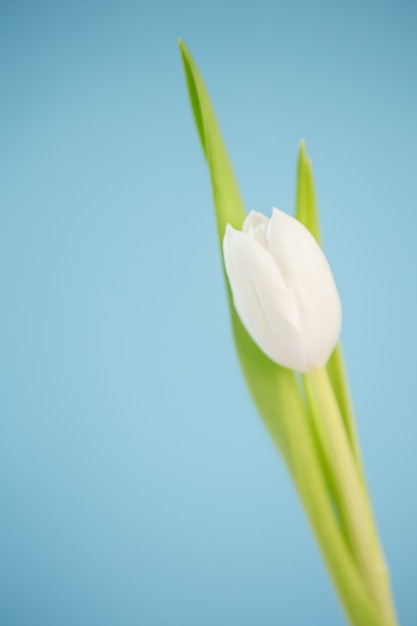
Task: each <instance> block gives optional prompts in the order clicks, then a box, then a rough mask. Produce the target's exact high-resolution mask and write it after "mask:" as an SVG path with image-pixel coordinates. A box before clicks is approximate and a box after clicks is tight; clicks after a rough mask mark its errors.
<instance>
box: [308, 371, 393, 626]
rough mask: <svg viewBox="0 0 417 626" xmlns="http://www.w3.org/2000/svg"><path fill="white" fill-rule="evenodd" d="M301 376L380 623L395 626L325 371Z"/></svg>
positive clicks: (364, 500)
mask: <svg viewBox="0 0 417 626" xmlns="http://www.w3.org/2000/svg"><path fill="white" fill-rule="evenodd" d="M303 379H304V384H305V387H306V392H307V398H308V400H309V404H310V408H311V415H312V419H313V423H314V428H315V431H316V436H317V439H318V441H319V445H320V448H321V451H322V454H323V455H324V457H325V459H326V468H327V471H328V472H330V475H331V485H332V487H333V489H334V493H333V497H334V499H335V502H336V504H337V506H338V509H339V513H340V517H341V523H342V525H343V526H344V528H345V531H346V535H347V538H348V541H349V544H350V547H351V550H352V553H353V555H354V558H355V560H356V562H357V564H358V567H359V570H360V572H361V574H362V577H363V580H364V583H365V586H366V588H367V589H368V592H369V593H370V595H371V596H372V597H373V599H374V602H375V604H376V606H377V608H378V612H379V615H380V624H381V626H395V625H396V624H397V620H396V616H395V610H394V607H393V602H392V598H391V592H390V586H389V575H388V570H387V566H386V564H385V559H384V556H383V552H382V548H381V546H380V543H379V540H378V535H377V530H376V526H375V522H374V519H373V515H372V510H371V505H370V500H369V497H368V495H367V491H366V487H365V484H364V478H363V477H362V475H361V470H360V469H359V467H358V465H357V463H356V460H355V455H354V452H353V450H352V447H351V445H350V442H349V439H348V436H347V433H346V429H345V426H344V422H343V418H342V416H341V414H340V410H339V406H338V403H337V401H336V398H335V396H334V393H333V389H332V386H331V383H330V380H329V378H328V375H327V371H326V369H324V368H323V369H313V370H311V371H310V372H309V373H308V374H307V375H305V376H304V377H303Z"/></svg>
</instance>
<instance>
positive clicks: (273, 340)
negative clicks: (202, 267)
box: [223, 225, 308, 371]
mask: <svg viewBox="0 0 417 626" xmlns="http://www.w3.org/2000/svg"><path fill="white" fill-rule="evenodd" d="M223 251H224V260H225V266H226V272H227V275H228V278H229V282H230V287H231V289H232V294H233V301H234V305H235V308H236V311H237V313H238V315H239V317H240V319H241V320H242V322H243V324H244V326H245V328H246V330H247V331H248V333H249V334H250V336H251V337H252V339H253V340H254V341H255V342H256V343H257V344H258V346H259V347H260V348H261V349H262V350H263V351H264V352H265V353H266V354H267V355H268V356H269V358H271V359H272V360H273V361H275V362H277V363H279V364H280V365H283V366H284V367H289V368H291V369H295V370H298V371H307V368H308V364H307V358H306V353H305V350H304V347H303V337H302V334H301V331H300V325H299V319H298V310H297V303H296V300H295V298H294V294H293V292H292V290H291V289H288V287H287V285H286V284H285V282H284V280H283V278H282V275H281V272H280V270H279V267H278V266H277V264H276V262H275V260H274V258H273V257H272V256H271V255H270V254H269V253H268V252H267V251H266V250H265V249H264V248H263V247H262V245H260V244H259V243H257V241H256V240H254V239H252V238H251V237H250V236H249V235H247V234H246V233H243V232H240V231H236V230H234V229H233V228H232V227H231V226H230V225H228V226H227V227H226V234H225V237H224V240H223Z"/></svg>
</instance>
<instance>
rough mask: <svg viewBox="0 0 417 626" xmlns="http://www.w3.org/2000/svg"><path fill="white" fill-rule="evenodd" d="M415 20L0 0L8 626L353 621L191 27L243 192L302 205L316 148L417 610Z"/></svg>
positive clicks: (410, 620) (360, 411)
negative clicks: (255, 313) (218, 217)
mask: <svg viewBox="0 0 417 626" xmlns="http://www.w3.org/2000/svg"><path fill="white" fill-rule="evenodd" d="M416 18H417V9H416V4H415V2H414V1H412V0H410V1H409V2H407V1H400V2H394V1H390V2H386V1H378V2H377V1H375V2H369V1H365V2H359V1H356V2H324V1H321V2H308V1H307V0H305V1H298V2H267V1H265V0H259V1H258V2H251V3H249V2H243V1H242V2H238V1H237V0H233V1H230V2H227V1H220V0H214V1H212V2H207V3H203V2H191V1H190V2H187V1H184V0H183V1H178V2H168V0H166V1H165V2H164V1H163V0H156V1H155V2H153V3H144V2H140V1H139V0H137V1H136V2H130V1H128V0H120V1H118V2H115V1H112V2H106V1H105V2H98V1H91V2H84V1H83V2H80V1H75V2H42V1H37V2H20V1H16V2H11V1H9V2H7V1H3V2H2V3H1V9H0V67H1V70H0V71H1V93H2V95H1V101H0V112H1V115H0V137H1V147H0V153H1V157H0V158H1V163H0V171H1V185H0V206H1V209H0V210H1V217H0V280H1V306H0V353H1V356H0V381H1V382H0V388H1V389H0V417H1V422H0V424H1V432H0V448H1V449H0V459H1V460H0V465H1V468H0V501H1V515H0V540H1V558H0V578H1V580H0V589H1V592H0V623H1V624H2V625H3V624H4V626H38V625H39V626H75V625H77V626H87V625H88V626H92V625H96V624H97V625H99V624H100V626H114V625H116V624H117V625H118V626H119V625H120V626H131V625H132V626H133V625H135V626H137V625H140V626H177V625H178V626H191V625H193V626H194V625H197V626H206V625H207V626H208V625H210V626H211V625H212V624H216V625H218V626H226V625H227V626H231V625H234V624H236V625H237V624H239V626H253V625H255V624H261V625H262V626H269V625H271V626H272V625H276V624H289V625H292V624H294V625H296V626H298V625H301V626H303V625H305V624H320V625H321V626H326V625H332V626H335V625H336V624H343V623H344V622H343V617H342V614H341V612H340V609H339V606H338V603H337V600H336V598H335V595H334V593H333V590H332V588H331V586H330V583H329V580H328V578H327V574H326V572H325V570H324V567H323V565H322V562H321V558H320V555H319V553H318V550H317V547H316V545H315V543H314V541H313V538H312V535H311V532H310V529H309V527H308V525H307V522H306V520H305V518H304V515H303V512H302V510H301V507H300V504H299V502H298V500H297V497H296V495H295V493H294V491H293V488H292V485H291V483H290V480H289V478H288V476H287V473H286V470H285V468H284V466H283V464H282V462H281V460H280V459H279V457H278V456H277V454H276V451H275V449H274V448H273V445H272V443H271V442H270V440H269V438H268V436H267V434H266V432H265V430H264V428H263V426H262V424H261V421H260V419H259V418H258V416H257V414H256V412H255V410H254V408H253V406H252V404H251V402H250V399H249V397H248V395H247V393H246V390H245V387H244V383H243V381H242V378H241V374H240V371H239V368H238V365H237V361H236V357H235V354H234V347H233V344H232V339H231V334H230V329H229V320H228V315H227V308H226V300H225V290H224V285H223V282H222V275H221V267H220V258H219V252H218V249H217V242H216V234H215V227H214V217H213V210H212V202H211V191H210V185H209V179H208V174H207V171H206V168H205V164H204V161H203V157H202V154H201V150H200V146H199V145H198V141H197V136H196V132H195V128H194V124H193V120H192V117H191V112H190V107H189V103H188V98H187V93H186V88H185V82H184V78H183V73H182V67H181V62H180V57H179V53H178V49H177V37H179V36H181V37H183V38H184V40H185V41H186V43H187V44H188V46H189V47H190V49H191V51H192V53H193V54H194V56H195V58H196V60H197V63H198V64H199V66H200V69H201V71H202V73H203V75H204V77H205V80H206V83H207V85H208V87H209V90H210V93H211V96H212V99H213V102H214V104H215V107H216V110H217V113H218V117H219V121H220V124H221V126H222V129H223V133H224V136H225V139H226V142H227V145H228V147H229V151H230V154H231V157H232V160H233V163H234V167H235V171H236V173H237V176H238V179H239V181H240V185H241V189H242V192H243V195H244V198H245V201H246V205H247V208H248V209H255V210H261V211H264V212H266V213H269V212H270V210H271V207H272V206H273V205H275V206H278V207H279V208H281V209H284V210H286V211H289V212H291V211H292V210H293V205H294V188H295V166H296V158H297V151H298V143H299V140H300V139H301V138H302V137H303V138H305V139H306V141H307V147H308V149H309V153H310V155H311V157H312V159H313V164H314V170H315V177H316V186H317V190H318V198H319V204H320V210H321V223H322V231H323V237H324V243H325V248H326V251H327V254H328V257H329V259H330V262H331V264H332V267H333V270H334V274H335V276H336V279H337V282H338V286H339V289H340V293H341V297H342V301H343V305H344V327H343V333H342V341H343V344H344V348H345V355H346V361H347V366H348V370H349V375H350V382H351V387H352V390H353V397H354V402H355V407H356V411H357V419H358V429H359V433H360V438H361V444H362V450H363V455H364V459H365V465H366V469H367V475H368V478H369V484H370V488H371V492H372V496H373V502H374V507H375V511H376V515H377V519H378V522H379V527H380V530H381V535H382V538H383V542H384V545H385V548H386V553H387V557H388V561H389V564H390V567H391V571H392V578H393V587H394V592H395V596H396V600H397V605H398V611H399V615H400V618H401V623H402V624H403V625H407V624H408V625H410V626H411V625H413V624H415V623H417V609H416V603H415V588H416V580H417V542H416V528H417V504H416V479H417V454H416V439H417V419H416V413H415V371H416V364H415V363H416V361H415V354H416V343H417V334H416V326H415V324H416V322H415V320H416V315H417V305H416V296H415V286H416V278H415V267H416V260H417V255H416V243H415V241H416V230H417V229H416V226H417V200H416V198H417V192H416V180H417V152H416V144H417V125H416V111H417V88H416V61H417V38H416V32H417V28H416V27H417V19H416Z"/></svg>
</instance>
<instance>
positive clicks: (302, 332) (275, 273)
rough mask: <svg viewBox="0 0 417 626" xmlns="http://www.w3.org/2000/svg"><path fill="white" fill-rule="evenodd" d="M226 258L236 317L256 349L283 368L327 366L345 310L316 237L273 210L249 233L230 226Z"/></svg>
mask: <svg viewBox="0 0 417 626" xmlns="http://www.w3.org/2000/svg"><path fill="white" fill-rule="evenodd" d="M223 253H224V261H225V266H226V272H227V276H228V278H229V282H230V287H231V290H232V294H233V302H234V305H235V308H236V311H237V313H238V315H239V317H240V319H241V321H242V323H243V324H244V326H245V327H246V330H247V331H248V333H249V335H250V336H251V337H252V339H253V340H254V341H255V343H256V344H257V345H258V346H259V347H260V348H261V349H262V350H263V351H264V352H265V354H267V356H268V357H269V358H270V359H272V360H273V361H275V362H276V363H278V364H279V365H283V366H284V367H288V368H290V369H293V370H297V371H299V372H307V371H309V370H310V369H312V368H315V367H323V366H324V365H325V364H326V362H327V360H328V358H329V357H330V354H331V353H332V351H333V348H334V347H335V345H336V343H337V340H338V338H339V334H340V327H341V321H342V309H341V305H340V298H339V294H338V292H337V288H336V285H335V282H334V279H333V275H332V272H331V269H330V267H329V264H328V262H327V260H326V257H325V256H324V254H323V252H322V250H321V248H320V246H319V245H318V243H317V242H316V240H315V239H314V237H313V236H312V235H311V233H310V232H309V231H308V230H307V229H306V228H305V227H304V226H303V225H302V224H301V222H299V221H298V220H296V219H295V218H293V217H291V216H289V215H287V214H286V213H283V212H282V211H279V210H278V209H273V212H272V217H271V219H269V218H267V217H265V215H262V214H261V213H256V212H255V211H252V212H251V213H249V215H248V216H247V217H246V219H245V222H244V224H243V229H242V231H239V230H235V229H234V228H232V226H230V224H228V225H227V227H226V233H225V236H224V239H223Z"/></svg>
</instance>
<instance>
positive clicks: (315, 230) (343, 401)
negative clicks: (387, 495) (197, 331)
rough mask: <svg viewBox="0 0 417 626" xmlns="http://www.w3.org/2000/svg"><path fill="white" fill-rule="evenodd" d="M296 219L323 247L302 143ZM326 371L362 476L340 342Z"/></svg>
mask: <svg viewBox="0 0 417 626" xmlns="http://www.w3.org/2000/svg"><path fill="white" fill-rule="evenodd" d="M295 216H296V218H297V219H298V220H299V221H300V222H302V223H303V224H304V226H305V227H306V228H308V230H309V231H310V232H311V234H312V235H313V236H314V237H315V239H316V241H317V242H318V243H319V244H320V245H321V240H320V239H321V238H320V226H319V217H318V207H317V200H316V193H315V187H314V177H313V168H312V165H311V160H310V159H309V157H308V155H307V151H306V146H305V142H304V141H302V142H301V143H300V152H299V156H298V168H297V198H296V208H295ZM327 372H328V375H329V378H330V382H331V384H332V387H333V392H334V394H335V396H336V400H337V402H338V404H339V408H340V412H341V414H342V417H343V421H344V424H345V428H346V432H347V435H348V438H349V441H350V444H351V447H352V451H353V453H354V456H355V458H356V462H357V464H358V467H359V469H360V471H361V473H362V469H361V460H360V453H359V445H358V439H357V434H356V428H355V418H354V414H353V408H352V403H351V399H350V393H349V387H348V382H347V375H346V369H345V365H344V362H343V356H342V348H341V346H340V343H339V344H338V345H337V346H336V348H335V349H334V351H333V354H332V355H331V357H330V359H329V361H328V363H327Z"/></svg>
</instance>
